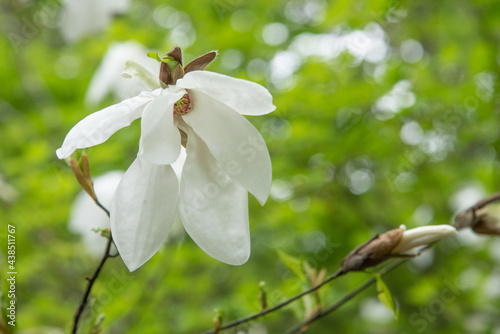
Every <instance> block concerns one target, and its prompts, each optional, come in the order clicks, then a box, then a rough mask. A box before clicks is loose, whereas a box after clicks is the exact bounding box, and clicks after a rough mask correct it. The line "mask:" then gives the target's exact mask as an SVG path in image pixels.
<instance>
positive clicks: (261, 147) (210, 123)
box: [182, 91, 272, 204]
mask: <svg viewBox="0 0 500 334" xmlns="http://www.w3.org/2000/svg"><path fill="white" fill-rule="evenodd" d="M189 95H190V97H191V101H192V103H193V110H192V111H191V112H190V113H188V114H187V115H184V116H182V118H183V120H184V121H185V122H186V123H187V124H188V125H189V126H191V127H192V128H193V130H194V131H195V132H196V134H197V135H199V136H200V137H201V139H203V141H204V142H205V143H206V144H207V146H208V148H209V149H210V152H212V154H213V156H214V157H215V159H216V160H217V162H218V163H219V164H220V165H221V167H222V168H223V169H224V170H225V171H226V172H227V173H228V174H229V176H230V177H231V178H232V179H234V180H236V181H237V182H239V183H240V184H241V185H242V186H243V187H245V188H246V189H247V190H248V191H249V192H250V193H252V194H253V195H254V196H255V197H256V198H257V199H258V200H259V202H260V203H261V204H264V203H265V202H266V200H267V196H268V195H269V190H270V189H271V179H272V167H271V158H270V157H269V151H268V150H267V146H266V143H265V142H264V139H263V138H262V136H261V135H260V133H259V132H258V131H257V129H255V127H254V126H253V125H252V124H251V123H250V122H249V121H247V120H246V119H245V117H243V116H241V115H240V114H238V113H236V112H234V110H232V109H230V108H229V107H228V106H226V105H224V104H222V103H219V102H218V101H216V100H214V99H212V98H210V97H209V96H207V95H205V94H203V93H200V92H197V91H190V92H189ZM188 142H189V137H188ZM188 154H189V152H188Z"/></svg>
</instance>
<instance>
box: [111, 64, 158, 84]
mask: <svg viewBox="0 0 500 334" xmlns="http://www.w3.org/2000/svg"><path fill="white" fill-rule="evenodd" d="M121 75H122V77H124V78H132V77H135V78H138V79H139V80H140V81H141V82H142V83H143V84H144V85H146V86H147V87H149V88H150V89H151V90H155V89H157V88H161V86H160V79H159V78H158V76H155V75H154V74H153V73H151V72H150V71H149V70H148V69H147V68H145V67H144V66H142V65H141V64H139V63H137V62H135V61H133V60H127V61H126V62H125V69H124V70H123V72H122V74H121Z"/></svg>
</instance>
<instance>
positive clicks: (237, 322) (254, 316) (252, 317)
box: [203, 268, 345, 334]
mask: <svg viewBox="0 0 500 334" xmlns="http://www.w3.org/2000/svg"><path fill="white" fill-rule="evenodd" d="M344 274H345V272H344V271H343V270H342V268H340V269H338V270H337V271H336V272H335V273H333V274H332V275H330V276H329V277H328V278H327V279H325V280H324V281H323V282H321V283H320V284H318V285H315V286H313V287H312V288H310V289H308V290H306V291H303V292H301V293H299V294H298V295H296V296H293V297H292V298H290V299H287V300H285V301H284V302H282V303H279V304H278V305H276V306H273V307H271V308H269V309H267V310H264V311H261V312H259V313H255V314H252V315H250V316H248V317H245V318H241V319H238V320H235V321H233V322H230V323H227V324H225V325H222V326H221V327H220V328H219V330H218V332H221V331H223V330H226V329H229V328H232V327H236V326H238V325H241V324H244V323H246V322H249V321H251V320H255V319H258V318H260V317H263V316H265V315H266V314H269V313H272V312H274V311H276V310H279V309H280V308H282V307H284V306H286V305H288V304H290V303H291V302H293V301H295V300H297V299H299V298H301V297H303V296H305V295H307V294H309V293H311V292H313V291H316V290H318V289H319V288H321V287H322V286H323V285H325V284H327V283H329V282H331V281H333V280H334V279H336V278H338V277H340V276H342V275H344ZM203 334H215V331H214V330H211V331H208V332H204V333H203Z"/></svg>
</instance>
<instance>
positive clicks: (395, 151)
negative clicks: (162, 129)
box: [0, 0, 500, 333]
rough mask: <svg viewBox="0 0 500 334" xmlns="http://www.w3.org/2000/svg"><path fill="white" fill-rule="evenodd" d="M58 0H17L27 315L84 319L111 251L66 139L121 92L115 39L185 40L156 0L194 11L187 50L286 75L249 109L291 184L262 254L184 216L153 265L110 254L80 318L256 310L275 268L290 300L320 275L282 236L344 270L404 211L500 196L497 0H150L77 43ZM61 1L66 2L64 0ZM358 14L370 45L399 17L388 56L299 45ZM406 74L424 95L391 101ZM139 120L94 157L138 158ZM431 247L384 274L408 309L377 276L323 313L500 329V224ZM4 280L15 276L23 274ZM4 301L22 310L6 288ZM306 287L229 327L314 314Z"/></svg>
mask: <svg viewBox="0 0 500 334" xmlns="http://www.w3.org/2000/svg"><path fill="white" fill-rule="evenodd" d="M58 6H59V4H58V3H57V2H55V1H36V2H35V1H20V0H19V1H2V2H0V7H1V12H0V27H1V30H2V36H1V37H0V51H1V58H0V59H1V60H0V82H1V90H0V174H1V175H2V179H3V182H2V185H0V192H1V193H2V196H0V197H1V198H2V199H1V202H0V221H1V222H2V228H1V230H0V239H1V249H0V255H1V258H0V263H2V268H3V269H2V277H3V278H4V277H5V276H4V275H5V273H6V272H7V269H6V266H5V264H6V258H7V257H6V256H7V255H6V240H7V236H6V234H7V227H6V225H7V224H12V225H15V226H16V238H17V239H16V250H17V262H16V267H17V272H18V275H17V282H16V283H17V285H16V288H17V290H16V292H17V306H18V309H17V326H16V327H15V328H14V330H15V332H18V333H64V332H69V328H70V324H71V319H72V316H73V313H74V311H75V310H76V306H77V305H78V303H79V300H80V298H81V295H82V292H83V289H84V286H85V280H84V276H86V275H90V274H91V273H92V271H93V270H94V268H95V267H96V265H97V263H98V260H96V259H95V258H92V257H91V256H90V255H89V252H88V250H87V249H86V248H85V246H84V245H83V244H82V243H81V241H80V237H79V236H78V235H74V234H72V233H70V232H69V231H68V228H67V224H68V216H69V210H70V205H71V203H72V201H73V199H74V198H75V196H76V194H77V193H78V192H79V191H80V188H79V186H78V184H77V182H76V180H75V179H74V176H73V175H72V173H71V171H70V169H69V167H68V166H67V165H66V164H65V163H64V162H63V161H59V160H58V159H57V157H56V156H55V153H54V152H55V150H56V149H57V148H58V147H59V146H60V144H61V142H62V139H63V138H64V136H65V134H66V133H67V131H69V129H70V128H71V127H72V126H73V125H74V124H75V123H76V122H77V121H79V120H80V119H82V118H83V117H84V116H86V115H88V114H90V113H91V112H93V111H96V110H98V109H101V108H104V107H105V106H108V105H110V104H113V103H116V102H117V99H116V97H114V96H113V95H108V96H107V97H106V99H105V100H104V101H102V102H101V103H100V105H99V107H97V108H92V107H89V106H86V105H85V104H84V96H85V92H86V89H87V87H88V85H89V82H90V79H91V77H92V75H93V73H94V72H95V70H96V68H97V67H98V65H99V64H100V62H101V60H102V57H103V55H104V54H105V53H106V50H107V49H108V47H109V46H110V45H111V44H112V43H113V42H116V41H129V40H135V41H137V42H140V43H141V44H143V45H144V46H145V47H146V49H148V50H151V51H158V52H160V53H163V52H166V51H168V50H170V49H171V48H172V47H173V46H174V42H175V41H173V39H172V38H171V37H170V36H171V31H172V30H173V29H175V27H172V28H165V27H164V26H162V22H160V21H159V19H158V15H155V13H158V11H160V10H163V11H164V12H165V11H166V12H167V13H168V12H169V11H171V12H175V13H184V14H183V15H184V16H183V17H184V18H186V16H188V21H189V22H190V23H191V27H192V28H191V31H190V34H191V36H192V37H194V39H193V40H192V43H188V44H189V45H185V46H184V45H181V46H183V49H184V57H185V59H187V60H190V59H193V58H194V57H196V56H198V55H201V54H203V53H205V52H207V51H210V50H219V52H220V56H219V57H218V58H217V60H216V61H215V62H214V63H213V64H211V65H210V67H209V70H210V71H214V72H218V73H223V74H226V75H230V76H233V77H237V78H243V79H249V80H252V81H255V82H258V83H260V84H262V85H264V86H266V87H267V88H269V90H270V91H271V93H272V94H273V96H274V103H275V105H276V106H277V110H276V111H275V112H273V113H271V114H269V115H266V116H262V117H253V118H252V117H249V118H248V119H249V120H250V121H251V122H252V123H253V124H254V125H255V126H256V127H257V128H258V129H259V130H260V131H261V133H262V134H263V136H264V138H265V139H266V142H267V144H268V148H269V151H270V154H271V158H272V161H273V178H274V185H273V192H272V196H271V197H270V198H269V200H268V202H267V203H266V205H265V206H264V207H261V206H260V205H259V204H258V202H257V201H256V200H255V199H254V198H253V197H251V198H250V199H249V209H250V228H251V237H252V255H251V257H250V260H249V261H248V263H246V264H245V265H243V266H240V267H233V266H229V265H226V264H223V263H220V262H218V261H216V260H214V259H212V258H210V257H209V256H208V255H206V254H205V253H204V252H203V251H201V250H200V249H199V248H198V247H197V246H196V244H194V242H193V241H192V240H191V239H190V238H189V237H188V236H186V235H184V236H183V235H182V234H181V235H180V237H178V238H177V239H176V240H173V241H172V242H169V243H167V244H165V246H164V247H163V248H162V249H161V250H160V251H159V252H158V253H157V254H156V255H155V256H154V257H153V258H152V259H151V260H150V261H149V262H147V263H146V264H145V265H144V266H142V267H141V268H140V269H139V270H137V271H136V272H133V273H129V272H128V270H127V269H126V267H125V266H124V265H123V263H122V261H121V259H120V258H115V259H111V260H110V261H109V262H108V263H106V266H105V268H104V270H103V272H102V274H101V276H100V278H99V280H98V282H97V283H96V285H95V287H94V290H93V293H92V297H93V298H92V312H87V313H86V315H85V317H84V320H83V324H82V325H83V326H82V327H81V333H89V332H90V331H89V330H88V328H90V327H91V321H93V320H92V319H93V318H95V316H96V315H97V314H99V313H103V314H104V315H105V319H104V321H103V323H102V333H199V332H203V331H205V330H209V329H210V328H211V327H212V318H213V316H214V314H215V313H214V309H216V308H219V309H222V310H224V313H225V320H227V321H230V320H232V319H236V318H239V317H242V316H245V315H248V314H251V313H254V312H257V311H258V310H259V302H258V294H259V291H260V290H259V282H260V281H265V282H266V289H267V291H268V295H269V303H270V304H271V305H272V304H275V303H277V302H279V301H280V300H282V299H283V298H285V297H286V296H292V295H294V294H297V293H299V292H300V291H301V290H302V289H304V288H305V287H307V286H308V283H307V282H301V281H300V280H299V279H298V278H297V277H296V276H294V274H293V273H292V272H291V271H290V270H289V269H288V268H287V267H286V266H285V265H284V264H283V263H282V261H280V258H279V257H278V253H277V252H276V249H281V250H283V251H284V252H286V253H287V254H289V255H291V256H293V257H297V258H299V257H302V258H303V259H305V260H306V261H307V262H308V263H309V264H310V265H311V266H313V267H315V268H318V269H321V268H323V267H324V268H326V269H327V272H328V273H332V272H334V271H335V270H336V269H337V268H338V266H339V264H340V261H341V260H342V258H343V257H344V256H345V255H346V254H347V253H348V252H349V250H350V249H352V248H353V247H355V246H356V245H358V244H359V243H361V242H364V241H365V240H367V239H368V238H370V237H371V236H372V235H374V234H375V233H380V232H384V231H386V230H388V229H392V228H396V227H398V226H399V225H400V224H403V223H404V224H406V225H407V226H408V227H416V226H419V225H422V224H447V223H449V222H450V220H451V218H452V216H453V214H454V213H455V212H454V207H453V206H452V205H450V201H451V199H452V197H453V195H454V194H456V193H457V191H459V190H460V189H464V187H466V186H468V185H474V187H476V189H480V190H481V191H482V193H483V195H485V196H486V195H488V194H490V193H494V192H496V191H498V190H499V189H498V188H499V177H500V175H499V171H500V166H499V164H498V149H499V147H500V146H499V145H500V143H499V118H500V114H499V102H500V100H499V93H498V75H499V59H500V56H499V45H500V3H498V2H497V1H493V0H490V1H465V0H457V1H429V0H424V1H362V0H359V1H345V0H339V1H324V0H311V1H307V0H290V1H282V0H265V1H264V0H253V1H241V0H218V1H204V0H203V1H195V0H185V1H182V2H180V1H152V0H148V1H138V0H131V6H130V8H129V10H128V11H127V12H126V13H124V14H122V15H120V16H119V17H115V18H114V19H113V20H112V22H111V24H110V25H108V26H107V27H106V28H105V29H104V30H102V31H100V32H96V33H94V34H92V35H90V36H87V37H86V38H84V39H82V40H80V41H78V42H76V43H67V42H65V41H64V39H63V38H62V37H61V35H60V32H59V30H58V29H57V24H53V25H50V26H47V25H42V24H39V23H37V22H39V21H37V20H35V17H37V16H36V15H37V14H38V13H41V12H43V11H44V10H47V8H51V10H52V9H54V8H56V9H57V8H59V7H58ZM50 13H51V14H50V15H53V20H54V21H55V20H56V16H57V10H56V11H55V12H53V11H51V12H50ZM311 13H312V14H311ZM166 17H169V16H168V15H167V16H166ZM155 18H156V19H155ZM170 18H171V19H173V18H172V17H171V16H170ZM272 23H280V24H281V25H274V26H269V24H272ZM163 25H164V24H163ZM27 27H30V28H32V29H31V30H29V32H30V33H29V34H27V32H28V30H27ZM33 27H34V29H33ZM270 27H274V28H276V27H278V30H277V31H278V32H280V31H281V32H283V31H285V33H284V34H285V35H284V36H285V37H284V38H283V39H282V40H279V38H278V42H279V43H275V42H272V41H273V36H274V37H276V36H275V35H272V34H271V33H270V32H269V31H271V32H272V31H273V30H272V28H270ZM266 29H267V30H266ZM280 29H281V30H280ZM374 29H375V30H374ZM356 30H358V31H364V32H365V35H360V36H358V37H357V38H354V39H351V40H350V42H349V43H351V46H353V47H354V48H356V47H359V48H360V49H363V47H364V46H365V45H366V44H365V43H367V40H366V34H368V33H370V32H373V31H375V33H376V31H383V33H382V35H381V36H382V37H381V38H379V40H381V41H384V43H383V44H384V45H385V48H386V55H385V57H382V59H379V60H378V61H377V62H375V63H374V62H370V61H369V60H367V59H369V57H368V58H367V59H359V58H357V57H356V56H355V55H353V53H352V52H349V51H344V52H342V53H340V54H339V55H338V56H336V57H333V56H332V57H329V58H328V57H326V58H325V57H321V56H318V55H311V56H303V55H299V54H298V53H297V51H296V50H297V47H298V48H302V50H303V49H304V45H301V44H300V43H299V42H297V41H298V40H299V39H298V36H302V37H303V36H307V35H304V34H306V33H307V34H309V36H312V35H313V34H330V35H335V34H337V35H336V36H338V34H339V32H343V34H344V35H345V34H347V33H349V32H353V31H356ZM266 31H267V35H266ZM193 32H194V34H193ZM269 34H271V35H269ZM286 35H287V36H286ZM15 36H18V37H19V36H21V39H19V38H17V37H15ZM277 36H278V37H280V36H281V37H283V35H279V34H278V35H277ZM269 40H271V44H269ZM275 40H276V39H275ZM408 41H410V42H408ZM328 43H340V42H339V41H338V40H337V41H332V40H328V39H322V40H319V39H316V42H315V47H318V45H320V46H324V47H325V48H328V47H332V45H331V44H328ZM357 43H359V44H357ZM274 44H276V45H274ZM418 46H421V47H422V49H421V50H423V51H424V53H423V55H421V57H420V56H418V52H419V51H418V50H420V49H419V47H418ZM306 48H307V47H306ZM228 52H229V54H231V53H232V54H233V55H234V54H237V55H238V57H239V58H238V57H237V59H239V61H240V63H239V64H238V65H237V66H236V67H234V66H232V65H231V63H230V62H229V63H228V62H227V61H225V60H224V59H226V60H227V59H231V58H230V57H226V58H225V54H227V53H228ZM372 52H375V51H373V50H372ZM415 57H416V58H415ZM68 59H69V60H70V62H69V63H68V62H67V60H68ZM273 59H274V60H273ZM280 59H281V60H280ZM290 61H291V62H290ZM294 61H295V63H294ZM228 64H229V65H228ZM280 66H281V67H284V68H285V70H289V69H291V67H292V66H295V67H294V68H293V69H292V70H291V71H290V73H291V75H290V76H287V77H286V78H285V79H283V80H280V79H279V78H278V79H277V77H276V75H277V74H276V72H273V71H275V69H276V68H278V67H280ZM61 73H63V75H61ZM401 82H403V85H406V86H407V88H408V87H409V88H408V89H407V91H406V93H405V94H404V95H403V96H402V97H401V96H399V97H396V98H394V97H393V98H392V100H391V101H393V102H394V101H400V100H401V99H403V100H405V99H406V100H405V101H406V102H408V99H409V100H410V102H409V103H406V104H405V105H404V106H403V107H397V110H398V112H394V113H391V112H389V113H383V112H380V108H381V107H380V104H381V103H382V102H380V101H381V100H380V98H381V97H383V96H387V94H388V93H389V92H390V91H391V90H393V87H394V86H395V85H396V84H397V83H401ZM413 98H414V101H412V100H413ZM386 101H387V100H386ZM400 102H401V101H400ZM377 110H378V111H377ZM410 122H416V123H418V125H419V126H420V129H421V130H422V131H421V132H420V137H419V136H418V133H419V132H418V131H417V139H415V138H414V137H412V138H413V139H415V140H416V142H411V141H410V142H409V141H408V139H407V138H408V137H405V135H406V136H408V135H409V134H411V132H408V131H407V130H408V127H407V128H405V129H406V130H402V129H403V126H405V124H406V125H407V124H416V123H410ZM417 128H418V127H417ZM405 131H406V132H405ZM139 135H140V129H139V122H135V123H134V124H132V125H131V126H130V127H129V128H127V129H124V130H121V131H120V132H119V133H117V134H116V135H115V136H113V137H112V138H111V139H110V140H109V141H108V142H107V143H105V144H102V145H99V146H97V147H95V148H92V149H90V150H88V155H89V159H90V161H91V169H92V173H93V175H99V174H102V173H104V172H106V171H109V170H114V169H122V170H125V169H126V168H127V167H128V166H129V165H130V163H131V162H132V161H133V159H134V157H135V155H136V154H137V147H138V139H139ZM405 138H406V139H405ZM418 138H420V139H419V140H418ZM403 139H405V140H406V141H405V140H403ZM7 185H8V186H7ZM464 240H466V241H467V242H465V241H464ZM431 253H432V256H430V259H431V261H432V263H431V264H430V265H429V263H428V264H427V265H425V264H420V265H419V264H418V263H414V262H410V263H408V264H404V265H403V266H401V267H399V268H398V269H396V270H395V271H394V272H392V273H390V274H389V275H387V276H385V277H384V280H385V282H386V284H387V285H388V287H389V289H390V290H391V292H392V294H393V296H394V298H395V299H396V302H397V305H398V307H399V309H400V316H399V318H398V319H397V320H396V319H394V318H392V317H391V316H387V315H386V313H385V312H384V310H383V309H381V306H380V305H381V304H380V303H379V302H378V301H377V299H376V291H375V289H374V288H373V287H372V288H370V289H368V290H367V291H365V292H363V293H362V294H360V295H359V296H357V297H356V298H355V299H353V300H352V301H350V302H349V303H348V304H346V305H344V306H343V307H342V308H340V309H339V310H337V311H336V312H334V313H332V314H331V315H330V316H328V317H326V318H324V319H322V320H321V321H318V322H317V323H316V324H315V325H314V326H313V327H311V329H310V332H311V333H331V332H338V333H423V332H426V333H437V332H439V333H500V316H499V307H500V292H499V291H498V286H499V285H500V281H499V276H500V266H499V261H500V246H499V240H496V239H495V238H493V237H481V238H477V239H471V238H460V237H453V238H449V239H447V240H443V241H442V242H440V243H439V244H437V245H436V247H434V248H433V250H432V251H431ZM428 258H429V257H428ZM368 277H369V275H367V274H365V273H354V274H349V275H348V276H346V277H342V278H340V279H338V280H336V281H335V282H334V283H333V284H330V285H328V286H327V287H326V288H324V289H323V292H322V297H323V299H322V300H323V303H324V305H328V304H331V303H333V302H335V301H336V300H338V299H339V298H341V297H342V296H343V295H344V294H346V293H347V291H349V290H352V289H354V288H355V287H357V286H358V285H359V284H361V283H362V282H363V281H364V280H366V279H367V278H368ZM492 282H493V283H492ZM495 282H496V283H495ZM1 286H2V288H3V289H5V288H6V286H7V284H6V281H5V280H4V279H3V280H2V284H1ZM495 286H496V287H497V288H496V290H495V289H494V288H495ZM488 289H489V290H488ZM450 292H452V293H451V294H450ZM3 302H4V305H3V307H4V310H5V305H6V304H5V302H7V298H6V296H5V295H4V296H3ZM306 304H307V301H305V302H304V301H300V302H298V303H295V304H294V305H293V306H291V307H287V308H286V309H284V310H282V311H280V312H276V313H274V314H273V315H270V316H267V317H266V318H264V319H262V320H259V321H257V322H253V323H252V324H251V325H246V326H241V327H239V328H237V329H234V330H230V331H228V332H229V333H283V332H286V331H287V330H288V329H289V328H291V327H293V325H294V324H296V323H298V322H300V321H301V320H304V319H305V317H306V316H307V312H306V309H307V307H306ZM238 331H241V332H238Z"/></svg>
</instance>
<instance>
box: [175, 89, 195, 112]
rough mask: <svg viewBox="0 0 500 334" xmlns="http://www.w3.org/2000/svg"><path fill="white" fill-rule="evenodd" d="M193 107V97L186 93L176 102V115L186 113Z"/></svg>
mask: <svg viewBox="0 0 500 334" xmlns="http://www.w3.org/2000/svg"><path fill="white" fill-rule="evenodd" d="M191 109H193V107H192V106H191V99H190V98H189V95H187V94H184V96H183V97H181V98H180V99H179V101H177V102H175V103H174V115H175V116H182V115H186V114H187V113H188V112H190V111H191Z"/></svg>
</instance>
